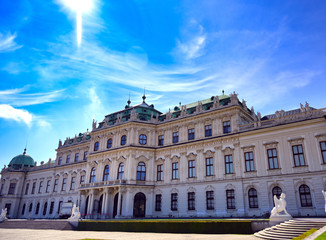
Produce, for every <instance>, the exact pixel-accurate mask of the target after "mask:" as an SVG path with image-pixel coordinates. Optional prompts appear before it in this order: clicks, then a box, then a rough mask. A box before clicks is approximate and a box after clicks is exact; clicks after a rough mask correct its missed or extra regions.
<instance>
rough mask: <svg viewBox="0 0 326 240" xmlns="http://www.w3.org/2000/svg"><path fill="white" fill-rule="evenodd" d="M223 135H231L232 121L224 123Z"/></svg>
mask: <svg viewBox="0 0 326 240" xmlns="http://www.w3.org/2000/svg"><path fill="white" fill-rule="evenodd" d="M223 133H224V134H227V133H231V121H230V120H228V121H224V122H223Z"/></svg>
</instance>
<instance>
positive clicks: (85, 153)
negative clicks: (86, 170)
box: [84, 151, 88, 160]
mask: <svg viewBox="0 0 326 240" xmlns="http://www.w3.org/2000/svg"><path fill="white" fill-rule="evenodd" d="M87 155H88V151H85V152H84V160H87Z"/></svg>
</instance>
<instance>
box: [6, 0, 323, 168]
mask: <svg viewBox="0 0 326 240" xmlns="http://www.w3.org/2000/svg"><path fill="white" fill-rule="evenodd" d="M75 1H76V0H49V1H44V0H15V1H7V0H0V131H1V134H0V142H1V144H0V149H1V157H0V164H2V165H3V164H8V163H9V161H10V160H11V159H12V158H13V157H14V156H16V155H18V154H20V153H22V152H23V149H24V147H25V144H26V142H27V148H28V150H27V152H28V154H30V155H31V156H32V157H33V158H34V160H36V161H37V162H38V163H40V162H41V161H47V160H48V159H49V158H50V157H51V158H53V159H54V158H55V156H56V154H55V148H56V147H57V146H58V141H59V139H63V140H64V139H65V138H66V137H68V136H70V137H73V136H74V135H75V134H78V133H79V132H85V131H86V130H87V129H90V128H91V125H92V124H91V123H92V119H93V118H95V119H96V120H98V121H101V120H103V118H104V116H105V115H106V114H109V113H111V112H113V111H117V110H120V109H122V108H123V107H124V106H125V104H126V101H127V100H128V96H129V93H130V97H131V101H132V104H137V103H139V102H140V101H141V96H142V94H143V89H144V88H146V96H147V99H146V101H147V102H148V103H151V104H152V103H153V104H154V105H155V108H157V109H159V110H160V111H162V112H166V111H168V109H169V107H171V108H173V107H174V106H175V105H178V103H179V102H181V103H183V104H186V103H190V102H195V101H198V100H201V99H205V98H208V97H211V96H213V95H217V94H221V92H222V90H225V92H226V93H230V92H233V91H236V92H237V93H239V98H240V99H246V100H247V105H248V106H249V107H251V106H254V108H255V110H256V111H260V112H261V113H262V115H265V114H270V113H273V112H275V111H276V110H280V109H284V110H290V109H294V108H298V107H299V104H300V103H304V102H305V101H308V102H309V103H310V105H311V106H313V107H315V108H323V107H326V103H325V87H326V81H325V76H326V73H325V63H326V61H325V60H326V41H325V39H326V24H325V23H326V14H325V11H326V1H324V0H314V1H311V0H293V1H286V0H280V1H278V0H256V1H254V0H247V1H242V0H241V1H240V0H239V1H236V0H225V1H222V0H186V1H181V0H179V1H178V0H160V1H159V0H150V1H149V0H148V1H144V0H119V1H113V0H112V1H109V0H105V1H104V0H93V1H92V0H79V1H78V4H77V5H76V4H74V3H75ZM83 6H85V7H84V8H83V9H81V8H78V9H76V7H83ZM82 10H83V11H82ZM77 12H79V14H80V16H81V19H82V21H81V23H82V24H81V26H82V31H81V33H82V38H81V42H80V44H78V41H77V32H79V31H77V27H76V25H77V23H76V22H77V20H76V19H77V17H76V16H77Z"/></svg>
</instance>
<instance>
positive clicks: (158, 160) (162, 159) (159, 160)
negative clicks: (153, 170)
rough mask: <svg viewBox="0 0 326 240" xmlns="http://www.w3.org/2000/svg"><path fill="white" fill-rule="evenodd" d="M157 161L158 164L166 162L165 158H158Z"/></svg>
mask: <svg viewBox="0 0 326 240" xmlns="http://www.w3.org/2000/svg"><path fill="white" fill-rule="evenodd" d="M156 161H157V162H164V161H165V159H164V158H162V157H159V158H157V159H156Z"/></svg>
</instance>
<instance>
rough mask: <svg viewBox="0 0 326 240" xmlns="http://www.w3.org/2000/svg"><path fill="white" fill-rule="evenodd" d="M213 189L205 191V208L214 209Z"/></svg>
mask: <svg viewBox="0 0 326 240" xmlns="http://www.w3.org/2000/svg"><path fill="white" fill-rule="evenodd" d="M214 197H215V196H214V191H212V190H210V191H206V210H214V209H215V204H214V201H215V200H214Z"/></svg>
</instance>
